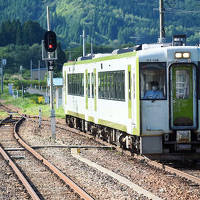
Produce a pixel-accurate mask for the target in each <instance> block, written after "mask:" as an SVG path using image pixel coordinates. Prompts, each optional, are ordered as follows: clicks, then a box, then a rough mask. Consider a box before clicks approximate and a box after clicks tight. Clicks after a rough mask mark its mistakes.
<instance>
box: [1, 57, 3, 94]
mask: <svg viewBox="0 0 200 200" xmlns="http://www.w3.org/2000/svg"><path fill="white" fill-rule="evenodd" d="M1 93H2V94H3V63H2V61H1Z"/></svg>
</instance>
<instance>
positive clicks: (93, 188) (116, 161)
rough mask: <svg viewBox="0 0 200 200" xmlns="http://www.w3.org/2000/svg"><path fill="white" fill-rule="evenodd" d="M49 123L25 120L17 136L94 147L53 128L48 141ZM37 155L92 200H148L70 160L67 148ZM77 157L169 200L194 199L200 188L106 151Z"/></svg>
mask: <svg viewBox="0 0 200 200" xmlns="http://www.w3.org/2000/svg"><path fill="white" fill-rule="evenodd" d="M48 124H49V122H42V127H41V128H38V123H36V124H33V123H32V122H31V121H30V120H28V121H26V122H25V123H24V124H23V126H22V127H21V128H20V135H21V136H22V138H23V139H24V140H25V141H27V142H28V143H29V144H30V145H33V146H35V145H52V144H56V145H59V144H60V145H98V144H97V143H96V142H94V141H93V140H89V139H87V138H84V137H82V136H79V135H77V134H74V133H71V132H69V131H67V130H63V129H59V128H56V137H57V139H56V141H55V143H54V142H53V141H52V140H51V130H50V126H49V125H48ZM39 152H40V153H41V154H42V155H43V156H45V157H46V158H47V159H49V160H50V161H51V162H52V163H53V164H54V165H56V166H57V167H58V168H59V169H61V170H62V171H63V172H64V173H66V174H70V176H71V178H72V179H73V180H74V181H75V182H76V183H78V184H79V185H80V186H82V187H84V188H85V190H86V191H87V192H88V193H90V194H91V195H92V196H93V197H94V198H95V199H113V200H114V199H115V200H116V199H117V200H120V199H123V200H125V199H127V200H128V199H148V198H147V197H144V196H141V195H138V194H137V193H136V192H134V191H133V190H131V189H130V188H129V187H127V186H125V185H123V184H120V183H119V182H118V181H117V180H115V179H113V178H112V177H110V176H108V175H106V174H103V173H101V172H100V171H98V170H96V169H94V168H92V167H89V166H88V165H87V164H85V163H82V162H80V161H79V160H78V159H74V158H73V157H72V155H71V152H70V150H69V149H56V148H48V149H46V148H45V149H40V150H39ZM80 155H81V156H82V157H85V158H87V159H89V160H91V161H92V162H95V163H97V164H98V165H100V166H102V167H105V168H107V169H109V170H111V171H113V172H115V173H117V174H119V175H121V176H123V177H125V178H127V179H128V180H130V181H132V182H133V183H135V184H137V185H139V186H140V187H142V188H144V189H146V190H148V191H150V192H152V193H153V194H155V195H157V196H159V197H161V198H163V199H167V200H168V199H169V200H177V199H182V200H186V199H187V200H190V199H191V200H198V199H200V187H199V186H192V184H191V183H190V182H188V181H186V180H183V179H181V178H179V177H176V176H173V175H171V174H168V173H164V172H163V171H160V170H157V169H154V168H152V167H150V166H149V165H147V164H146V163H145V162H144V161H139V160H137V159H134V158H132V157H129V156H126V155H123V154H121V153H118V152H116V151H110V150H99V149H95V150H91V149H90V150H81V153H80Z"/></svg>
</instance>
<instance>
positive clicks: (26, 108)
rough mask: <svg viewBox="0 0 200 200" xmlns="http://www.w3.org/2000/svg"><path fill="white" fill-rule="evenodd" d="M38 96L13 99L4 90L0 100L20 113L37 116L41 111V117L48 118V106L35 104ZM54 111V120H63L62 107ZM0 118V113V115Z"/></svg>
mask: <svg viewBox="0 0 200 200" xmlns="http://www.w3.org/2000/svg"><path fill="white" fill-rule="evenodd" d="M37 97H38V95H27V97H24V98H22V97H19V98H14V97H12V96H10V95H9V94H8V91H7V90H6V89H5V92H4V94H1V96H0V99H1V100H4V104H12V105H13V106H15V107H17V108H19V109H20V110H21V112H23V113H24V114H27V115H39V109H40V108H41V110H42V116H43V117H50V113H51V112H50V111H51V109H50V106H49V104H39V103H37V101H36V99H37ZM54 109H55V115H56V118H63V119H64V118H65V114H64V110H63V108H62V107H60V108H58V109H56V108H54ZM2 115H3V114H2ZM0 116H1V113H0Z"/></svg>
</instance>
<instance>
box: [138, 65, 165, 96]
mask: <svg viewBox="0 0 200 200" xmlns="http://www.w3.org/2000/svg"><path fill="white" fill-rule="evenodd" d="M140 95H141V99H145V100H148V99H151V100H152V99H166V64H165V63H140Z"/></svg>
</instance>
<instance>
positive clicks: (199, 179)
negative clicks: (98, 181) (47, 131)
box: [58, 124, 200, 185]
mask: <svg viewBox="0 0 200 200" xmlns="http://www.w3.org/2000/svg"><path fill="white" fill-rule="evenodd" d="M59 126H60V128H64V129H66V130H70V131H71V132H73V133H76V134H79V135H82V136H85V137H88V138H90V139H94V140H95V141H97V142H98V143H100V144H102V145H105V146H110V147H112V148H113V149H115V150H116V151H118V152H120V153H123V154H124V155H127V156H132V157H134V158H136V159H138V160H141V161H144V162H146V163H147V164H148V165H150V166H153V167H155V168H157V169H160V170H163V171H166V172H168V173H170V174H175V175H177V176H179V177H181V178H184V179H187V180H189V181H192V182H193V183H195V184H198V185H200V170H197V171H195V170H193V169H192V171H190V170H179V169H177V168H175V167H172V166H168V165H166V164H162V163H159V162H157V161H153V160H150V159H149V158H147V157H144V156H141V155H137V154H133V153H131V152H130V151H128V150H125V149H122V148H120V147H118V146H115V145H112V144H110V143H108V142H106V141H102V140H101V139H99V138H95V137H93V136H92V135H91V134H90V133H84V132H81V131H79V130H76V129H74V128H70V127H63V125H62V124H59V125H58V127H59ZM192 174H195V175H192Z"/></svg>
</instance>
